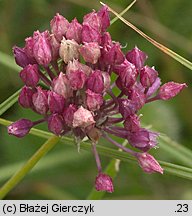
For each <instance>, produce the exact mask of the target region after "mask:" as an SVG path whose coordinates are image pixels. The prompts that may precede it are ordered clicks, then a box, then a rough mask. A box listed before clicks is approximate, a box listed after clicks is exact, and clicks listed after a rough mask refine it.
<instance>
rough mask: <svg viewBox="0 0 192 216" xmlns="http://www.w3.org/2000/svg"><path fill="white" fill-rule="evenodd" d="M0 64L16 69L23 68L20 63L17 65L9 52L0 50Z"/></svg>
mask: <svg viewBox="0 0 192 216" xmlns="http://www.w3.org/2000/svg"><path fill="white" fill-rule="evenodd" d="M0 64H3V65H5V66H7V67H9V68H11V69H13V70H15V71H19V70H21V68H20V67H19V66H18V65H16V63H15V61H14V59H13V58H12V57H10V56H9V55H8V54H5V53H3V52H1V51H0Z"/></svg>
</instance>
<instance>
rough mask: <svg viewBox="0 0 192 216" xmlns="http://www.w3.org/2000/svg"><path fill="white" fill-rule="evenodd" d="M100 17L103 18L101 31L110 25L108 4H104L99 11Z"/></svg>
mask: <svg viewBox="0 0 192 216" xmlns="http://www.w3.org/2000/svg"><path fill="white" fill-rule="evenodd" d="M97 15H98V17H99V18H100V20H101V31H102V32H105V31H106V29H107V28H108V27H109V26H110V17H109V10H108V7H107V6H103V7H102V8H101V9H100V10H99V11H98V12H97Z"/></svg>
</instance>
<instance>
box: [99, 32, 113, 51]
mask: <svg viewBox="0 0 192 216" xmlns="http://www.w3.org/2000/svg"><path fill="white" fill-rule="evenodd" d="M101 45H102V47H103V48H104V49H105V48H107V47H108V46H109V47H110V46H112V45H113V42H112V39H111V35H110V34H109V32H105V33H104V34H103V35H102V37H101Z"/></svg>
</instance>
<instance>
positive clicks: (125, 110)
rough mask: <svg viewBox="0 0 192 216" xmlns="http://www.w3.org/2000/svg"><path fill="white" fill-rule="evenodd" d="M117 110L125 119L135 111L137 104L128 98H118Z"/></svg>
mask: <svg viewBox="0 0 192 216" xmlns="http://www.w3.org/2000/svg"><path fill="white" fill-rule="evenodd" d="M119 112H120V113H121V115H122V116H123V118H124V119H126V118H128V117H129V116H130V115H133V114H134V113H136V112H137V104H136V103H135V102H134V101H131V100H129V99H119Z"/></svg>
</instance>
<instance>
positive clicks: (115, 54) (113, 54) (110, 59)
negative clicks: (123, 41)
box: [103, 43, 125, 65]
mask: <svg viewBox="0 0 192 216" xmlns="http://www.w3.org/2000/svg"><path fill="white" fill-rule="evenodd" d="M103 57H104V61H106V63H108V64H110V65H116V64H121V63H123V62H124V60H125V57H124V54H123V52H122V51H121V47H120V44H119V43H115V44H113V45H112V46H111V48H110V49H109V50H108V52H106V53H105V55H104V56H103Z"/></svg>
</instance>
